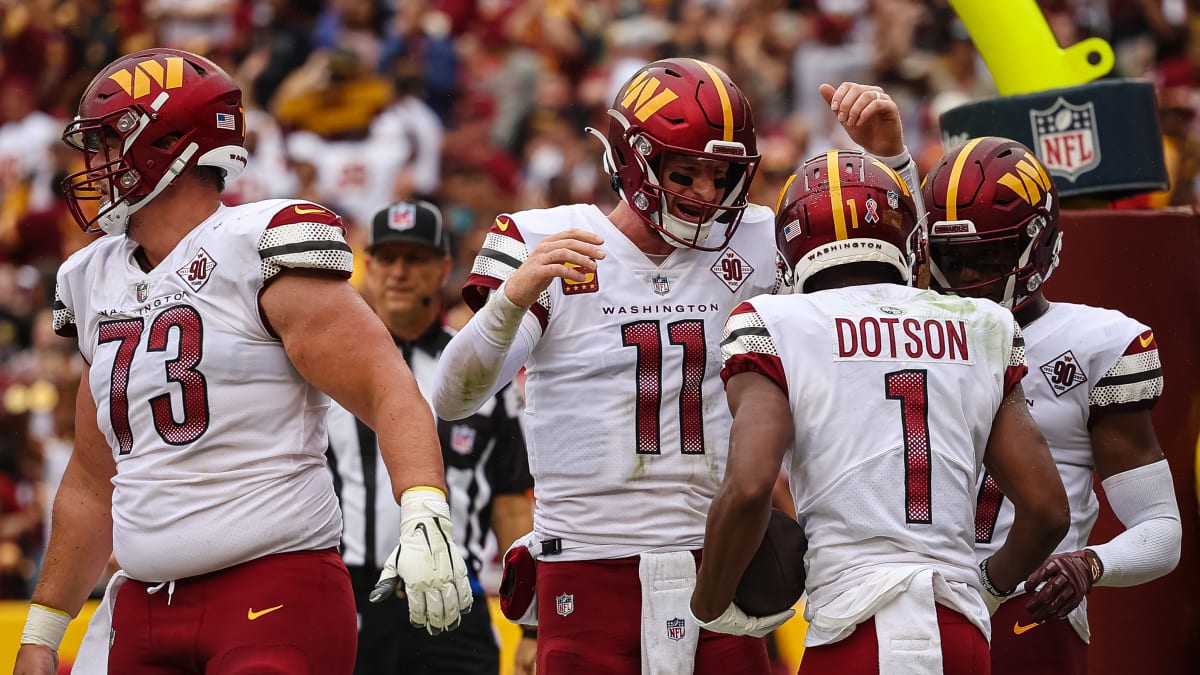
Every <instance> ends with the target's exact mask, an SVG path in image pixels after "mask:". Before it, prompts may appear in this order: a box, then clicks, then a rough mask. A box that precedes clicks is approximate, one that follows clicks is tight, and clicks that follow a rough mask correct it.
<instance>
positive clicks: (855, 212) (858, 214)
mask: <svg viewBox="0 0 1200 675" xmlns="http://www.w3.org/2000/svg"><path fill="white" fill-rule="evenodd" d="M775 213H776V216H775V242H776V244H777V245H778V247H779V250H780V251H781V252H782V253H783V257H784V258H785V259H786V260H787V261H788V264H790V265H791V266H792V272H793V274H794V275H795V287H796V288H798V289H800V290H803V289H804V283H805V282H806V281H808V279H809V278H811V277H812V276H813V275H814V274H816V273H817V272H820V271H822V270H825V269H828V268H830V267H833V266H835V265H844V264H849V263H858V262H878V263H884V264H887V265H891V266H893V267H895V268H896V271H898V272H899V273H900V278H901V279H902V280H903V281H904V282H905V283H907V284H909V285H912V283H913V278H914V277H915V275H916V269H917V266H918V265H919V264H921V263H922V262H924V243H925V242H924V241H923V238H924V233H923V232H922V229H921V223H920V219H919V218H918V216H917V207H916V204H915V203H914V202H913V197H912V193H911V192H910V191H909V189H908V186H907V185H905V183H904V179H902V178H900V176H899V175H897V174H896V172H895V171H893V170H891V169H890V168H888V166H887V165H886V164H884V163H883V162H880V161H879V160H877V159H875V158H874V157H871V156H870V155H865V154H863V153H861V152H857V151H852V150H831V151H830V152H827V153H824V154H820V155H816V156H814V157H810V158H809V159H808V160H806V161H805V162H804V164H802V165H801V166H800V168H799V169H797V170H796V172H795V173H794V174H792V176H791V177H790V178H788V182H787V183H785V184H784V186H783V190H781V191H780V193H779V204H778V205H777V206H776V208H775Z"/></svg>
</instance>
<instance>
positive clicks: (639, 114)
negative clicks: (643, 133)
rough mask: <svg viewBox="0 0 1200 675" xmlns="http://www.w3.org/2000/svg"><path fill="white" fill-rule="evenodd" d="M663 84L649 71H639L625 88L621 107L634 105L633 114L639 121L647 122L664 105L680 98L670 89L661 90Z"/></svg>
mask: <svg viewBox="0 0 1200 675" xmlns="http://www.w3.org/2000/svg"><path fill="white" fill-rule="evenodd" d="M661 84H662V83H661V82H659V81H658V78H657V77H652V76H650V73H649V72H642V73H639V74H638V76H637V77H635V78H633V81H631V82H630V83H629V86H628V87H626V88H625V95H624V96H623V97H622V98H621V107H622V108H630V107H632V108H633V116H634V117H636V118H638V121H639V122H645V121H646V120H648V119H650V116H651V115H653V114H654V113H656V112H658V111H659V110H661V109H662V107H663V106H665V105H666V104H668V103H670V102H671V101H674V100H675V99H677V98H679V96H678V95H677V94H676V93H675V92H673V91H671V90H670V89H663V90H662V91H659V89H658V88H659V86H660V85H661ZM656 92H657V93H656Z"/></svg>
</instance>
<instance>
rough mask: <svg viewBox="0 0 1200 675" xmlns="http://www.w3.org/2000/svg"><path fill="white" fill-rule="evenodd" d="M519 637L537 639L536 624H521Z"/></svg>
mask: <svg viewBox="0 0 1200 675" xmlns="http://www.w3.org/2000/svg"><path fill="white" fill-rule="evenodd" d="M521 637H522V638H528V639H530V640H536V639H537V626H524V625H523V626H521Z"/></svg>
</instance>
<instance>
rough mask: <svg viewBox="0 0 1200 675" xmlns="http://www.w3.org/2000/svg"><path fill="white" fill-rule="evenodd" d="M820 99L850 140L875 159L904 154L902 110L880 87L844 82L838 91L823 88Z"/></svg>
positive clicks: (827, 87)
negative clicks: (823, 100)
mask: <svg viewBox="0 0 1200 675" xmlns="http://www.w3.org/2000/svg"><path fill="white" fill-rule="evenodd" d="M821 96H822V97H823V98H824V99H825V102H826V103H828V104H829V109H830V110H832V111H833V112H834V114H836V115H837V118H838V122H841V124H842V128H843V129H845V130H846V133H847V134H848V135H849V136H850V139H851V140H853V141H854V142H855V143H858V144H859V145H861V146H862V148H863V150H866V151H867V152H869V153H871V154H872V155H875V156H876V157H894V156H896V155H899V154H902V153H903V152H904V126H903V124H902V123H901V122H900V109H899V108H898V107H896V102H895V101H893V100H892V97H890V96H888V95H887V92H885V91H884V90H883V89H882V88H881V87H876V86H873V85H867V84H858V83H856V82H843V83H842V84H841V86H839V87H837V88H836V89H835V88H834V87H833V85H831V84H822V85H821Z"/></svg>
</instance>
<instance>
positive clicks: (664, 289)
mask: <svg viewBox="0 0 1200 675" xmlns="http://www.w3.org/2000/svg"><path fill="white" fill-rule="evenodd" d="M650 283H651V287H652V288H653V289H654V292H655V293H657V294H659V295H666V294H667V293H670V292H671V280H670V279H668V278H667V277H666V276H664V275H662V274H655V275H654V276H652V277H650Z"/></svg>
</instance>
